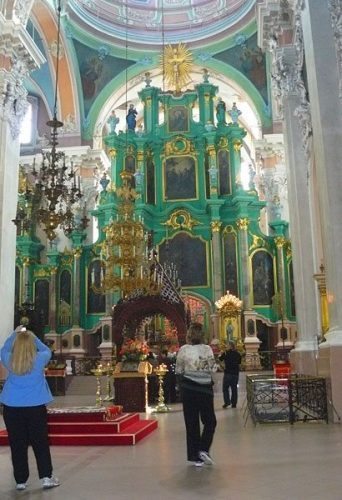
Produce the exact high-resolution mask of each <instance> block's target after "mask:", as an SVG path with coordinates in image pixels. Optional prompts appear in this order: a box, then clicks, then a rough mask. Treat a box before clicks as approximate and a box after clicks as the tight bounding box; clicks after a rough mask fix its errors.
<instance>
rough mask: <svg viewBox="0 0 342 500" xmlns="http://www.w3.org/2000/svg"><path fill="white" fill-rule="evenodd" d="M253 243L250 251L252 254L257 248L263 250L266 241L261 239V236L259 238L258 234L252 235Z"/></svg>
mask: <svg viewBox="0 0 342 500" xmlns="http://www.w3.org/2000/svg"><path fill="white" fill-rule="evenodd" d="M252 238H253V242H252V244H251V246H250V247H249V251H250V252H252V251H253V250H255V249H256V248H262V247H265V240H264V239H263V238H261V237H260V236H257V235H256V234H252Z"/></svg>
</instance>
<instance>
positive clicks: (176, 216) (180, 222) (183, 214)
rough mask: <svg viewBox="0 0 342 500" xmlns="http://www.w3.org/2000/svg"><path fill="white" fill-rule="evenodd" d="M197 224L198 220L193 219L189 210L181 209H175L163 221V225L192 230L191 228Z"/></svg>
mask: <svg viewBox="0 0 342 500" xmlns="http://www.w3.org/2000/svg"><path fill="white" fill-rule="evenodd" d="M199 224H200V222H199V221H197V220H195V219H193V218H192V217H191V215H190V214H189V212H187V211H186V210H183V209H180V210H175V211H174V212H173V213H172V214H171V216H170V218H169V219H168V220H167V221H166V222H164V225H166V226H170V227H172V229H173V230H175V229H188V230H189V231H192V228H193V227H194V226H198V225H199Z"/></svg>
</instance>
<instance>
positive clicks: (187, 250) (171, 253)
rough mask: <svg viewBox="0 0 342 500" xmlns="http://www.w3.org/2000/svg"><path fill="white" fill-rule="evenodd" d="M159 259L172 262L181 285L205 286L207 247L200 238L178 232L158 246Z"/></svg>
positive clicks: (206, 282) (206, 283)
mask: <svg viewBox="0 0 342 500" xmlns="http://www.w3.org/2000/svg"><path fill="white" fill-rule="evenodd" d="M159 259H160V262H161V263H162V264H163V263H165V262H174V263H175V264H176V267H177V269H178V275H179V278H180V279H181V281H182V287H189V286H207V285H208V278H207V249H206V244H205V242H204V241H202V240H201V239H200V238H192V237H191V236H190V235H189V234H187V233H185V232H180V233H178V234H177V235H176V236H175V237H174V238H172V239H170V240H168V244H167V245H166V243H165V242H164V243H162V244H161V245H160V246H159Z"/></svg>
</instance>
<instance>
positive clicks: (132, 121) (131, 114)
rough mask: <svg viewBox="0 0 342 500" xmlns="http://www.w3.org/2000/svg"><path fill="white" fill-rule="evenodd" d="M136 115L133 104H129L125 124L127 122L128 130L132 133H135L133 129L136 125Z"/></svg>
mask: <svg viewBox="0 0 342 500" xmlns="http://www.w3.org/2000/svg"><path fill="white" fill-rule="evenodd" d="M137 114H138V111H137V110H136V109H135V107H134V104H130V105H129V109H128V113H127V116H126V122H127V128H128V130H132V132H134V131H135V127H136V125H137V120H136V116H137Z"/></svg>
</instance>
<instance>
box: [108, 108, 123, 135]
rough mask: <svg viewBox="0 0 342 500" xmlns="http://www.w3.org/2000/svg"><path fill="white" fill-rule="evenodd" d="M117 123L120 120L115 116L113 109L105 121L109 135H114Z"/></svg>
mask: <svg viewBox="0 0 342 500" xmlns="http://www.w3.org/2000/svg"><path fill="white" fill-rule="evenodd" d="M119 121H120V118H118V117H117V116H116V114H115V111H114V109H113V111H112V113H111V115H110V117H109V118H108V120H107V125H109V132H110V134H114V133H115V129H116V126H117V124H118V123H119Z"/></svg>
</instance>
